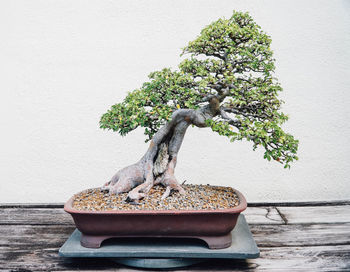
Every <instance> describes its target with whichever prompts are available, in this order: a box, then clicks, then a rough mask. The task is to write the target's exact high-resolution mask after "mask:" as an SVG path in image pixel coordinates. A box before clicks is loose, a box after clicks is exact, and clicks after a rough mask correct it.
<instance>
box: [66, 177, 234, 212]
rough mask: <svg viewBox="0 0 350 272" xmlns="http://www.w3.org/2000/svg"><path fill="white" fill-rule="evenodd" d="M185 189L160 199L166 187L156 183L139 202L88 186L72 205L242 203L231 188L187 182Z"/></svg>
mask: <svg viewBox="0 0 350 272" xmlns="http://www.w3.org/2000/svg"><path fill="white" fill-rule="evenodd" d="M182 188H184V190H185V191H186V194H184V195H181V194H180V193H179V192H174V191H172V193H171V194H170V196H168V197H167V198H166V199H165V200H161V197H162V195H163V193H164V192H165V188H164V187H163V186H162V185H156V186H154V187H153V188H152V189H151V190H150V192H149V193H148V195H147V196H146V197H144V198H143V199H141V200H140V201H139V203H138V204H137V205H135V204H130V203H127V202H125V199H126V197H127V195H128V193H122V194H119V195H116V194H109V192H108V191H106V190H102V189H101V188H94V189H88V190H85V191H83V192H80V193H78V194H76V195H75V198H74V200H73V208H75V209H77V210H84V211H109V210H146V211H149V210H208V209H209V210H217V209H228V208H233V207H235V206H237V205H238V204H239V198H238V196H237V194H236V193H235V191H234V190H233V189H232V188H231V187H222V186H211V185H196V184H184V185H182Z"/></svg>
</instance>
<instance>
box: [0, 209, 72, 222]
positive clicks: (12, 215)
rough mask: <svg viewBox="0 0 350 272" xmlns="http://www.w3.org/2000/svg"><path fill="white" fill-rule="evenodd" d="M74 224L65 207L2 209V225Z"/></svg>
mask: <svg viewBox="0 0 350 272" xmlns="http://www.w3.org/2000/svg"><path fill="white" fill-rule="evenodd" d="M4 224H6V225H61V224H62V225H72V224H74V222H73V219H72V216H71V215H70V214H68V213H66V212H65V211H64V210H63V209H57V208H54V209H49V208H43V209H38V208H28V209H21V208H6V209H0V225H4Z"/></svg>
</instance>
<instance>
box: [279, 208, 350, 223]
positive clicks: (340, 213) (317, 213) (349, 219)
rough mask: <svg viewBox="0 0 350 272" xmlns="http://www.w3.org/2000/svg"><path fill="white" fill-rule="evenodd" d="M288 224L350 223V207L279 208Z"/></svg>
mask: <svg viewBox="0 0 350 272" xmlns="http://www.w3.org/2000/svg"><path fill="white" fill-rule="evenodd" d="M277 209H278V210H279V212H280V213H281V214H282V215H283V216H284V217H285V218H286V219H287V221H288V224H310V223H324V224H334V223H350V205H342V206H317V207H277Z"/></svg>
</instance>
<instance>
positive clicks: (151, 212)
mask: <svg viewBox="0 0 350 272" xmlns="http://www.w3.org/2000/svg"><path fill="white" fill-rule="evenodd" d="M231 188H232V187H231ZM232 189H233V190H234V191H235V193H236V194H237V196H238V199H239V204H238V205H237V206H236V207H233V208H226V209H217V210H213V209H206V210H110V211H85V210H77V209H75V208H73V200H74V198H75V196H76V195H77V194H74V195H73V196H72V197H71V198H70V199H69V200H68V201H67V202H66V203H65V204H64V211H66V212H67V213H70V214H100V215H114V214H123V215H131V214H142V215H147V214H149V215H158V214H159V215H172V214H174V215H176V214H206V213H208V214H223V213H240V212H243V211H244V210H245V209H246V208H247V200H246V199H245V197H244V196H243V194H242V193H241V192H240V191H238V190H236V189H234V188H232ZM87 190H90V189H86V190H83V191H81V192H79V193H82V192H84V191H87ZM79 193H78V194H79Z"/></svg>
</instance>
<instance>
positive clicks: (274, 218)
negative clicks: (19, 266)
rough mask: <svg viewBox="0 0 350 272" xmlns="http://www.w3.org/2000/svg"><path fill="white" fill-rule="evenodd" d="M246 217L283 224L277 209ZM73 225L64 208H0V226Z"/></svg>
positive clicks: (252, 211)
mask: <svg viewBox="0 0 350 272" xmlns="http://www.w3.org/2000/svg"><path fill="white" fill-rule="evenodd" d="M244 215H245V217H246V219H247V222H248V223H249V224H282V223H284V222H283V219H282V218H281V216H280V215H279V214H278V212H277V210H276V209H275V207H248V208H247V209H246V210H245V211H244ZM1 224H2V225H5V224H10V225H56V224H62V225H71V224H73V220H72V217H71V216H70V214H68V213H66V212H65V211H64V210H63V208H52V209H50V208H26V209H23V208H2V209H1V208H0V225H1Z"/></svg>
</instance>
